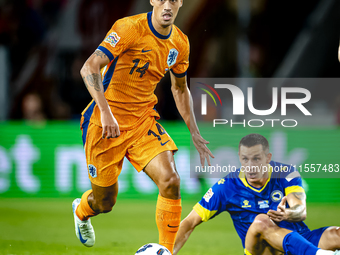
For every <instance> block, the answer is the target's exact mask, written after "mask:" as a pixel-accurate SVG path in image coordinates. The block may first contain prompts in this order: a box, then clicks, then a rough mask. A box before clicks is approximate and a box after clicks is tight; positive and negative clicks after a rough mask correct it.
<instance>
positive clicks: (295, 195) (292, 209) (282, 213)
mask: <svg viewBox="0 0 340 255" xmlns="http://www.w3.org/2000/svg"><path fill="white" fill-rule="evenodd" d="M286 202H288V204H289V208H286ZM306 215H307V212H306V194H305V193H304V192H292V193H289V194H288V195H287V197H283V198H282V200H281V202H280V204H279V205H278V207H277V211H274V210H269V211H268V216H269V217H270V218H271V219H272V220H273V221H276V222H280V221H283V220H284V221H290V222H299V221H304V220H305V219H306Z"/></svg>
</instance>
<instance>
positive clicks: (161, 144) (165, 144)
mask: <svg viewBox="0 0 340 255" xmlns="http://www.w3.org/2000/svg"><path fill="white" fill-rule="evenodd" d="M168 142H170V140H168V141H166V142H165V143H161V145H162V146H164V145H166V144H167V143H168Z"/></svg>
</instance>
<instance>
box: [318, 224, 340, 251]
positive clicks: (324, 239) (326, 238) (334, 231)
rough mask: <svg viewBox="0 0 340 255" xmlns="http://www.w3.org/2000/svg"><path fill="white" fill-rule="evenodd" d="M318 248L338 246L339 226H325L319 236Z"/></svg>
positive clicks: (334, 247) (335, 247)
mask: <svg viewBox="0 0 340 255" xmlns="http://www.w3.org/2000/svg"><path fill="white" fill-rule="evenodd" d="M318 247H319V248H321V249H324V250H336V249H339V248H340V228H339V227H328V228H326V229H325V230H324V231H323V233H322V235H321V238H320V241H319V245H318Z"/></svg>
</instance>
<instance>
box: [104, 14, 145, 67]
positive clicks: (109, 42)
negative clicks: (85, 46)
mask: <svg viewBox="0 0 340 255" xmlns="http://www.w3.org/2000/svg"><path fill="white" fill-rule="evenodd" d="M138 34H139V31H138V27H137V25H136V24H135V23H134V22H133V21H132V20H130V19H129V18H124V19H120V20H117V21H116V22H115V23H114V24H113V26H112V28H111V29H110V31H109V32H108V33H107V35H106V37H105V39H104V40H103V41H102V43H101V44H100V45H99V47H98V49H99V50H101V51H102V52H104V53H105V54H106V55H107V56H108V57H109V59H110V61H112V60H113V59H114V58H115V57H117V56H119V55H120V54H121V53H122V52H124V51H126V50H127V49H129V48H130V47H131V46H132V45H133V44H135V43H136V42H138V38H139V36H138Z"/></svg>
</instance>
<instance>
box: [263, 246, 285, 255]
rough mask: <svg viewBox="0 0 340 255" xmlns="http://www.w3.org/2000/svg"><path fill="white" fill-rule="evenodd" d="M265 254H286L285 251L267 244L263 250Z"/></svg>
mask: <svg viewBox="0 0 340 255" xmlns="http://www.w3.org/2000/svg"><path fill="white" fill-rule="evenodd" d="M263 255H284V253H283V252H281V251H278V250H275V249H274V248H273V247H271V246H269V245H267V246H266V248H265V249H264V251H263Z"/></svg>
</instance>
